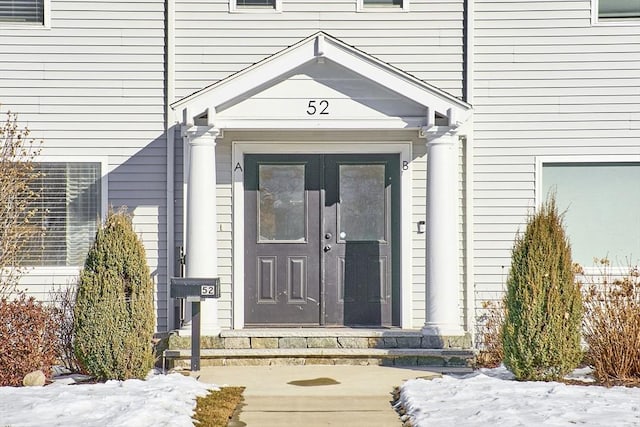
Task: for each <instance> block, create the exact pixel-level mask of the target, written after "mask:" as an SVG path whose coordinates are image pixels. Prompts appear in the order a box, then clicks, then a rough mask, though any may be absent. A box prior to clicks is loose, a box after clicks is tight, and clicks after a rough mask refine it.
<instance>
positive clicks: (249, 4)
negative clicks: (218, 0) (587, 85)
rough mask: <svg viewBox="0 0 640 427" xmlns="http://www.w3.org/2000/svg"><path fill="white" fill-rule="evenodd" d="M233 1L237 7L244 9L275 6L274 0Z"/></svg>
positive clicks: (271, 7)
mask: <svg viewBox="0 0 640 427" xmlns="http://www.w3.org/2000/svg"><path fill="white" fill-rule="evenodd" d="M232 1H233V0H232ZM235 2H236V7H237V8H239V9H244V8H268V9H274V8H275V7H276V0H235Z"/></svg>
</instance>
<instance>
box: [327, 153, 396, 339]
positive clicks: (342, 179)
mask: <svg viewBox="0 0 640 427" xmlns="http://www.w3.org/2000/svg"><path fill="white" fill-rule="evenodd" d="M398 161H399V160H398V156H395V155H334V156H326V157H325V164H324V178H325V179H324V208H323V215H322V217H323V226H324V236H323V237H324V248H323V257H324V295H325V301H326V302H325V323H326V324H327V325H350V326H359V325H362V326H380V325H392V324H393V323H395V322H394V318H395V317H396V316H397V313H394V311H397V307H394V303H393V302H394V301H393V298H392V291H393V275H392V270H393V268H392V264H393V261H394V255H395V252H394V244H393V239H392V237H393V234H394V233H393V230H394V229H395V225H394V221H395V222H397V220H396V217H395V215H394V206H395V202H396V201H395V196H396V194H395V193H397V191H392V190H393V189H394V187H395V182H396V181H398V182H399V179H398V168H397V166H398V165H397V162H398Z"/></svg>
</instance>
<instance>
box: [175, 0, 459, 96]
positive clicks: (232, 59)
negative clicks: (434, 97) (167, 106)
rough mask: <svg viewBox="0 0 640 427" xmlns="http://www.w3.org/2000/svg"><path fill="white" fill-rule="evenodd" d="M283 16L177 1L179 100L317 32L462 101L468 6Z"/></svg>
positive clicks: (348, 6) (336, 8)
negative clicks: (231, 10) (464, 24)
mask: <svg viewBox="0 0 640 427" xmlns="http://www.w3.org/2000/svg"><path fill="white" fill-rule="evenodd" d="M282 10H283V11H282V13H244V12H243V13H229V0H177V2H176V11H177V13H176V97H177V99H179V98H182V97H184V96H186V95H189V94H190V93H192V92H194V91H196V90H199V89H201V88H203V87H205V86H207V85H209V84H211V83H215V82H216V81H218V80H220V79H224V78H225V77H228V76H229V75H230V74H232V73H234V72H237V71H240V70H242V69H244V68H246V67H248V66H249V65H251V64H253V63H255V62H258V61H260V60H262V59H264V58H266V57H268V56H270V55H272V54H274V53H276V52H278V51H280V50H282V49H284V48H286V47H288V46H290V45H292V44H294V43H296V42H298V41H299V40H301V39H303V38H305V37H307V36H309V35H311V34H313V33H315V32H317V31H325V32H327V33H329V34H331V35H332V36H334V37H337V38H339V39H341V40H343V41H344V42H346V43H348V44H351V45H353V46H355V47H357V48H358V49H361V50H363V51H365V52H366V53H368V54H370V55H373V56H375V57H377V58H378V59H380V60H382V61H385V62H388V63H390V64H392V65H394V66H396V67H398V68H400V69H402V70H404V71H406V72H409V73H411V74H413V75H415V76H416V77H418V78H420V79H423V80H425V81H428V82H429V83H431V84H433V85H435V86H437V87H439V88H440V89H443V90H446V91H448V92H449V93H451V94H453V95H455V96H461V94H462V68H463V67H462V53H463V52H462V51H463V45H462V31H463V2H462V0H440V1H438V2H433V1H430V0H411V11H410V12H388V13H385V12H355V10H356V0H330V1H329V0H315V1H314V0H283V7H282Z"/></svg>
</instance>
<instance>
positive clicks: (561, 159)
mask: <svg viewBox="0 0 640 427" xmlns="http://www.w3.org/2000/svg"><path fill="white" fill-rule="evenodd" d="M553 163H593V164H602V163H640V155H633V156H623V155H615V154H613V155H596V156H586V155H583V156H539V157H536V166H535V206H536V209H538V208H539V207H540V206H542V203H544V201H545V200H546V197H547V195H546V194H543V192H542V189H543V188H544V186H543V182H542V180H543V176H542V172H543V167H544V165H545V164H553ZM639 255H640V254H639ZM610 261H615V260H610ZM582 268H583V270H584V272H585V275H594V274H599V272H600V271H599V268H598V267H596V266H593V265H583V266H582ZM610 271H611V272H612V273H614V274H618V273H620V274H624V273H626V272H627V266H618V265H613V264H612V265H611V270H610Z"/></svg>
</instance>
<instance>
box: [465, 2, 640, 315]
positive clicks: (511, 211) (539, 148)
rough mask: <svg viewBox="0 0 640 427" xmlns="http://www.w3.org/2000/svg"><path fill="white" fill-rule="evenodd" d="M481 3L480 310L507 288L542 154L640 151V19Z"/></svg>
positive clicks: (553, 5)
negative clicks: (600, 18) (604, 21)
mask: <svg viewBox="0 0 640 427" xmlns="http://www.w3.org/2000/svg"><path fill="white" fill-rule="evenodd" d="M475 10H476V16H475V40H474V42H475V46H474V49H475V58H474V73H475V80H474V88H475V90H474V109H475V116H474V121H475V127H474V180H475V184H474V186H475V191H474V195H473V203H474V236H473V237H474V243H473V244H474V254H475V258H474V265H475V267H474V271H475V280H474V282H475V285H476V300H477V302H476V307H478V314H480V307H481V302H482V301H485V300H495V299H499V298H501V296H502V292H503V290H504V287H505V281H506V278H507V275H508V272H509V265H510V255H511V248H512V246H513V242H514V238H515V236H516V233H517V231H518V230H521V231H522V230H523V229H524V224H525V222H526V218H527V215H528V214H530V213H532V212H533V208H534V205H535V200H536V194H535V188H536V187H535V185H536V176H535V162H536V158H537V157H538V156H550V155H562V156H591V158H592V159H593V160H597V159H598V157H599V156H602V155H622V156H638V155H640V22H637V23H636V24H635V25H595V26H593V25H592V24H591V2H590V1H585V0H582V1H550V0H548V1H534V2H519V1H509V0H507V1H483V0H479V1H476V2H475ZM538 196H540V197H542V198H544V195H538ZM594 255H596V254H594Z"/></svg>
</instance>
